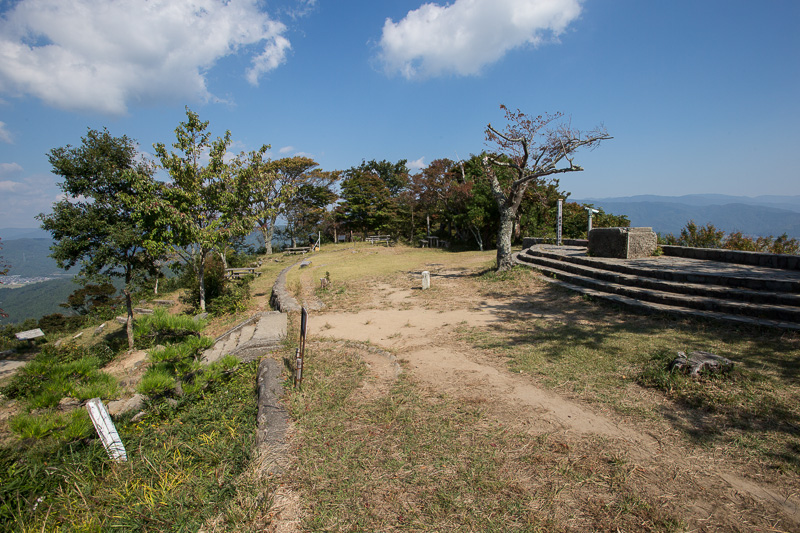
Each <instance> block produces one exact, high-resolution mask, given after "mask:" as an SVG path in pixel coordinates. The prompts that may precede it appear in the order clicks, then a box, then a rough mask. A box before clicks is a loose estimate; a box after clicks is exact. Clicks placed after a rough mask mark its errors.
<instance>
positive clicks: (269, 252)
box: [261, 224, 275, 255]
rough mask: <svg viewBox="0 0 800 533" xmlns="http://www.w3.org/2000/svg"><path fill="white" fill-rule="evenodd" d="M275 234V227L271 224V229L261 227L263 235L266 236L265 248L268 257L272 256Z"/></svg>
mask: <svg viewBox="0 0 800 533" xmlns="http://www.w3.org/2000/svg"><path fill="white" fill-rule="evenodd" d="M274 232H275V225H273V224H270V226H269V227H266V226H261V235H263V236H264V248H266V250H267V252H266V253H267V255H272V235H273V233H274Z"/></svg>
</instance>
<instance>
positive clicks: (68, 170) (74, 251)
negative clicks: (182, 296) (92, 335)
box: [37, 129, 157, 347]
mask: <svg viewBox="0 0 800 533" xmlns="http://www.w3.org/2000/svg"><path fill="white" fill-rule="evenodd" d="M48 159H49V161H50V164H51V165H52V170H53V173H55V174H57V175H59V176H61V177H62V178H63V181H62V182H61V183H60V184H59V187H60V188H61V190H62V191H63V192H64V199H62V200H60V201H59V202H57V203H56V204H54V205H53V212H52V213H51V214H48V215H45V214H40V215H38V217H37V218H38V219H39V220H40V221H41V222H42V227H43V228H44V229H46V230H47V231H49V232H50V233H51V234H52V236H53V240H54V241H55V244H54V245H53V246H52V248H51V250H52V254H51V255H52V257H53V258H54V259H55V260H56V263H57V264H58V266H59V267H60V268H64V269H70V268H72V267H74V266H76V265H80V273H79V275H80V276H81V278H83V280H85V281H84V283H88V282H90V281H91V282H96V283H101V284H102V283H108V282H109V280H110V279H111V278H115V277H116V278H122V279H123V280H124V283H125V286H124V289H123V292H124V294H125V299H126V307H127V311H128V325H127V326H128V327H127V332H128V345H129V347H133V331H132V326H131V321H132V317H133V310H132V302H131V292H132V291H133V290H134V288H135V286H136V285H137V284H140V283H142V282H144V281H145V280H146V279H147V278H148V277H149V276H152V275H154V274H155V272H156V266H155V261H156V259H157V255H154V254H153V253H151V252H150V250H148V249H147V248H146V243H147V241H148V239H149V238H150V236H151V235H152V231H153V227H152V226H151V225H150V224H149V220H150V219H148V218H146V217H142V216H140V209H141V207H142V199H146V198H152V197H154V196H155V194H156V190H157V184H156V182H155V180H154V179H153V166H152V165H151V164H149V163H147V162H146V161H145V160H144V159H143V158H141V157H140V156H139V155H138V153H137V150H136V143H135V142H134V141H133V140H131V139H129V138H128V137H126V136H122V137H113V136H112V135H111V134H110V133H109V132H108V131H107V130H105V129H104V130H102V131H97V130H91V129H90V130H89V131H88V133H87V134H86V136H85V137H83V138H82V139H81V145H80V146H78V147H72V146H69V145H67V146H65V147H62V148H55V149H53V150H51V151H50V154H49V156H48Z"/></svg>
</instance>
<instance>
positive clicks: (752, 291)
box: [515, 245, 800, 330]
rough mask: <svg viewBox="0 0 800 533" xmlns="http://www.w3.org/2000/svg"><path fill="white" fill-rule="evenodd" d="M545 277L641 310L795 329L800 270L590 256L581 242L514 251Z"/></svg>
mask: <svg viewBox="0 0 800 533" xmlns="http://www.w3.org/2000/svg"><path fill="white" fill-rule="evenodd" d="M515 261H516V262H517V263H518V264H521V265H526V266H530V267H533V268H536V269H537V270H539V271H541V272H542V273H543V274H544V277H545V279H547V280H548V281H551V282H554V283H558V284H560V285H562V286H564V287H567V288H569V289H571V290H575V291H578V292H581V293H584V294H588V295H590V296H593V297H597V298H603V299H606V300H610V301H613V302H616V303H618V304H622V305H626V306H630V307H633V308H635V309H638V310H639V311H645V312H665V313H673V314H678V315H690V316H699V317H704V318H709V319H716V320H725V321H729V322H736V323H747V324H754V325H761V326H771V327H778V328H783V329H793V330H800V271H797V270H783V269H774V268H766V267H757V266H743V265H737V264H731V263H722V262H717V261H706V260H698V259H686V258H679V257H666V256H661V257H649V258H644V259H610V258H594V257H588V256H587V255H586V248H584V247H579V246H552V245H535V246H531V247H530V248H527V249H525V250H522V251H521V252H519V253H517V254H515Z"/></svg>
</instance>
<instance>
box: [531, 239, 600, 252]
mask: <svg viewBox="0 0 800 533" xmlns="http://www.w3.org/2000/svg"><path fill="white" fill-rule="evenodd" d="M536 244H556V240H555V238H544V237H523V238H522V249H523V250H525V249H526V248H530V247H531V246H534V245H536ZM561 244H563V245H564V246H589V241H588V240H587V239H561Z"/></svg>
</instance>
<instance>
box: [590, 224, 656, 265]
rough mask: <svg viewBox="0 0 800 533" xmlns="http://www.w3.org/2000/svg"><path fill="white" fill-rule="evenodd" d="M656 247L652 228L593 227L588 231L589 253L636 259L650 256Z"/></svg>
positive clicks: (595, 255) (597, 255) (598, 255)
mask: <svg viewBox="0 0 800 533" xmlns="http://www.w3.org/2000/svg"><path fill="white" fill-rule="evenodd" d="M656 247H658V237H657V236H656V234H655V232H653V228H595V229H593V230H592V231H590V232H589V255H591V256H594V257H614V258H617V259H636V258H639V257H650V256H651V255H653V252H655V251H656Z"/></svg>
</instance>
